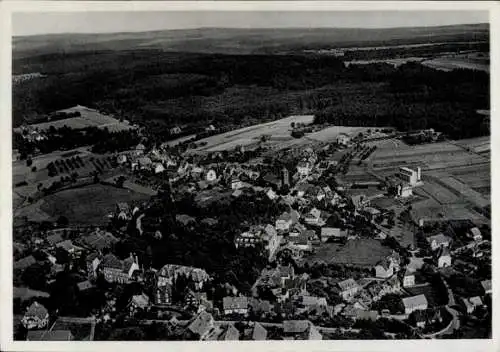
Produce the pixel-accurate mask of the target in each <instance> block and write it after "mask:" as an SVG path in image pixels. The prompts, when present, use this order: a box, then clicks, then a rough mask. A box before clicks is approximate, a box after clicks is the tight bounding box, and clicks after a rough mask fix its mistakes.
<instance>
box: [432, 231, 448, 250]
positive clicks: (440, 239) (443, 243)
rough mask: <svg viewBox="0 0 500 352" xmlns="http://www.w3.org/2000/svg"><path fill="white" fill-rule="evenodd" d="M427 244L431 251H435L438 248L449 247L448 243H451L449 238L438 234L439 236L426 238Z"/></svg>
mask: <svg viewBox="0 0 500 352" xmlns="http://www.w3.org/2000/svg"><path fill="white" fill-rule="evenodd" d="M427 242H428V243H429V245H430V246H431V249H432V250H433V251H435V250H437V249H438V248H440V247H449V245H450V242H451V238H450V237H448V236H445V235H443V234H442V233H440V234H437V235H434V236H430V237H428V238H427Z"/></svg>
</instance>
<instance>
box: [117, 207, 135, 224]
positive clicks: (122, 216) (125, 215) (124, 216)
mask: <svg viewBox="0 0 500 352" xmlns="http://www.w3.org/2000/svg"><path fill="white" fill-rule="evenodd" d="M115 218H116V219H118V220H125V221H128V220H130V219H131V218H132V212H131V211H130V206H129V205H128V204H127V203H125V202H119V203H117V204H116V210H115Z"/></svg>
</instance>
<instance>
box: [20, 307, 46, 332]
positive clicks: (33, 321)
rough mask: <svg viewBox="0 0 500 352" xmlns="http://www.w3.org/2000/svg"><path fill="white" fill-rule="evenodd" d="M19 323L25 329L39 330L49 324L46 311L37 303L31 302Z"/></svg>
mask: <svg viewBox="0 0 500 352" xmlns="http://www.w3.org/2000/svg"><path fill="white" fill-rule="evenodd" d="M21 323H22V324H23V326H24V327H25V328H26V329H41V328H44V327H46V326H47V324H48V323H49V312H48V310H47V309H46V308H45V307H44V306H43V305H41V304H40V303H38V302H36V301H35V302H33V303H32V304H31V305H30V306H29V307H28V309H27V310H26V313H25V314H24V316H23V318H22V320H21Z"/></svg>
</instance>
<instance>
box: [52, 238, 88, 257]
mask: <svg viewBox="0 0 500 352" xmlns="http://www.w3.org/2000/svg"><path fill="white" fill-rule="evenodd" d="M56 248H57V249H59V250H62V251H64V252H65V253H66V254H68V255H70V256H71V257H72V258H79V257H80V255H81V254H82V252H83V248H82V247H78V246H75V245H74V244H73V242H72V241H71V240H65V241H62V242H59V243H58V244H57V245H56Z"/></svg>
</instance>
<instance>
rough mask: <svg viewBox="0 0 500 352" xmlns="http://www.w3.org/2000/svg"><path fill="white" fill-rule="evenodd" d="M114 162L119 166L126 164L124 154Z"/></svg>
mask: <svg viewBox="0 0 500 352" xmlns="http://www.w3.org/2000/svg"><path fill="white" fill-rule="evenodd" d="M116 162H117V163H118V164H119V165H123V164H125V163H126V162H127V156H126V155H125V154H120V155H118V157H117V158H116Z"/></svg>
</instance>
